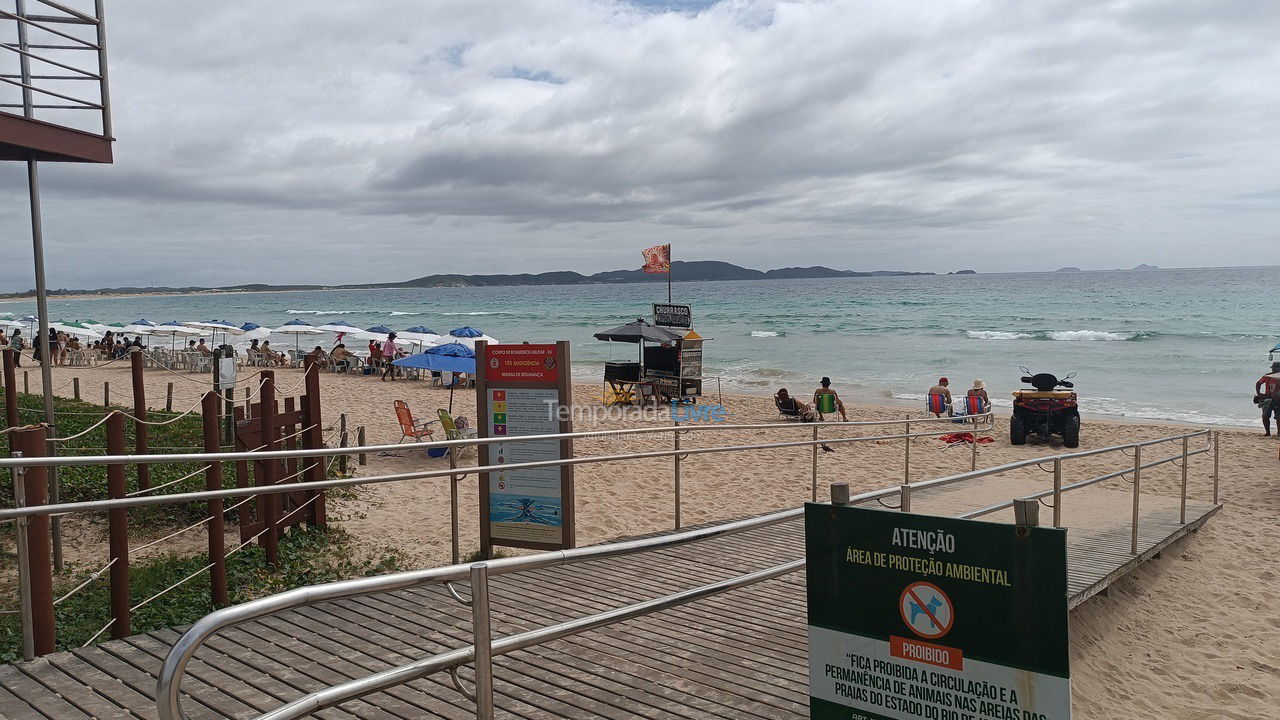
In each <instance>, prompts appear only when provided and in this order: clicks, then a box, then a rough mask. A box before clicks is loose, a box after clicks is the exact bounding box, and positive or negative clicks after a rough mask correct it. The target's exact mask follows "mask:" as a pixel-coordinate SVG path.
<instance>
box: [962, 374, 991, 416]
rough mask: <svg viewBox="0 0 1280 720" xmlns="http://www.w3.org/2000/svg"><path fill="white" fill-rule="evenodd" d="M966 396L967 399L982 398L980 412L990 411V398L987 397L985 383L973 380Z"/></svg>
mask: <svg viewBox="0 0 1280 720" xmlns="http://www.w3.org/2000/svg"><path fill="white" fill-rule="evenodd" d="M966 394H967V395H968V396H969V397H977V398H982V412H987V411H988V410H990V409H991V398H989V397H987V384H986V383H984V382H982V381H981V380H974V381H973V387H971V388H969V392H968V393H966Z"/></svg>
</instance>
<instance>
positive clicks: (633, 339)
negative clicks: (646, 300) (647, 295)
mask: <svg viewBox="0 0 1280 720" xmlns="http://www.w3.org/2000/svg"><path fill="white" fill-rule="evenodd" d="M594 337H595V339H597V340H608V341H609V342H629V343H642V342H654V343H669V342H675V341H677V340H679V339H680V338H681V337H683V336H682V335H680V333H677V332H672V331H671V330H668V329H667V328H664V327H658V326H657V325H650V324H649V323H647V322H645V321H644V320H642V319H640V318H636V319H635V320H634V321H632V322H629V323H627V324H626V325H619V326H618V327H616V328H612V329H610V330H604V331H601V332H598V333H596V334H595V335H594Z"/></svg>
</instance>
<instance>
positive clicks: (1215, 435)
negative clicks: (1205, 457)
mask: <svg viewBox="0 0 1280 720" xmlns="http://www.w3.org/2000/svg"><path fill="white" fill-rule="evenodd" d="M1221 434H1222V433H1220V432H1218V431H1217V430H1214V431H1213V504H1214V505H1217V504H1218V446H1219V445H1220V444H1221V439H1222V438H1221Z"/></svg>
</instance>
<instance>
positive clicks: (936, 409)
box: [924, 393, 951, 415]
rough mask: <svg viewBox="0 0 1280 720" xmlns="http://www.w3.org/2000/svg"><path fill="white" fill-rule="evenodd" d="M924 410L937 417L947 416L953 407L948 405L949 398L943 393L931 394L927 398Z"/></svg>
mask: <svg viewBox="0 0 1280 720" xmlns="http://www.w3.org/2000/svg"><path fill="white" fill-rule="evenodd" d="M924 409H925V410H926V411H928V412H931V413H933V414H935V415H946V414H947V413H949V412H951V406H950V405H948V404H947V396H946V395H943V394H942V393H930V394H929V396H928V397H926V398H925V401H924Z"/></svg>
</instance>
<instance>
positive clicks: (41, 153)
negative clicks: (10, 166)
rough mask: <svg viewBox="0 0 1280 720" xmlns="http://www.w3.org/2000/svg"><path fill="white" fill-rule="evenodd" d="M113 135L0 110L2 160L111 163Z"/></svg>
mask: <svg viewBox="0 0 1280 720" xmlns="http://www.w3.org/2000/svg"><path fill="white" fill-rule="evenodd" d="M111 143H112V138H108V137H103V136H101V135H94V134H93V133H88V132H84V131H83V130H75V129H72V128H68V127H62V126H60V125H54V124H52V123H47V122H43V121H41V120H31V119H28V118H24V117H22V116H21V115H13V114H11V113H4V112H0V160H27V159H31V158H34V159H36V160H40V161H43V162H89V163H110V162H111V161H112V157H111Z"/></svg>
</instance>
